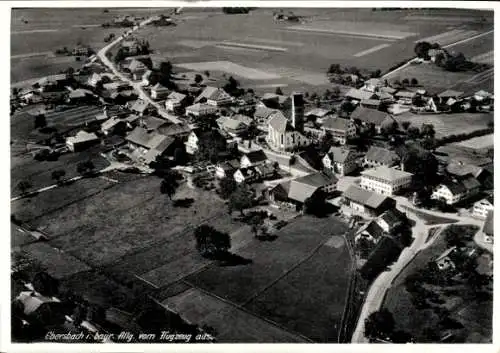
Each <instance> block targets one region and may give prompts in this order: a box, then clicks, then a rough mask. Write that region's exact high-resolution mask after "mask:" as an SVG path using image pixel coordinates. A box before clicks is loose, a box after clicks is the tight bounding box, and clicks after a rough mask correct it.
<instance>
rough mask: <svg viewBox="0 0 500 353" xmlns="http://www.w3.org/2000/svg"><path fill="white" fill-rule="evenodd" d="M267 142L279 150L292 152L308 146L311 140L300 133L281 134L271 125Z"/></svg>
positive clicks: (287, 132)
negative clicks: (297, 148)
mask: <svg viewBox="0 0 500 353" xmlns="http://www.w3.org/2000/svg"><path fill="white" fill-rule="evenodd" d="M267 142H268V143H269V144H270V145H271V146H272V147H274V148H275V149H278V150H283V151H285V150H292V149H294V148H296V147H300V146H307V145H308V144H309V140H308V139H307V138H306V137H305V136H304V135H302V134H301V133H300V132H298V131H285V132H279V131H276V130H275V129H273V127H272V126H271V125H269V131H268V134H267Z"/></svg>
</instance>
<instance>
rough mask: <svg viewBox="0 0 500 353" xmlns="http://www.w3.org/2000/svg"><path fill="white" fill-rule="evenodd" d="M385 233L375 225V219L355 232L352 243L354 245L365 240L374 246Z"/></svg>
mask: <svg viewBox="0 0 500 353" xmlns="http://www.w3.org/2000/svg"><path fill="white" fill-rule="evenodd" d="M385 234H386V233H385V232H384V230H383V229H382V227H380V225H379V224H378V223H377V221H376V220H375V219H373V220H371V221H369V222H368V223H366V224H365V225H363V226H362V227H361V228H360V229H359V230H358V231H357V232H356V235H355V236H354V241H355V242H356V244H358V242H359V241H360V240H367V241H369V242H370V243H373V244H376V243H377V242H378V241H379V240H380V238H382V237H383V236H384V235H385Z"/></svg>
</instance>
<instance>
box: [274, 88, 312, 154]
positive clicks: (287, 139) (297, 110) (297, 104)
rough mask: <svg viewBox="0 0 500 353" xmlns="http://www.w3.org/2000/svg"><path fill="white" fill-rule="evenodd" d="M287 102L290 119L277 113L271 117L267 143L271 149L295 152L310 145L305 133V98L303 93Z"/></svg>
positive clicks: (296, 94) (291, 97)
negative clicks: (296, 149) (294, 150)
mask: <svg viewBox="0 0 500 353" xmlns="http://www.w3.org/2000/svg"><path fill="white" fill-rule="evenodd" d="M287 102H288V103H289V104H290V106H289V109H288V110H287V114H288V118H287V117H285V115H284V114H283V112H281V111H277V112H275V113H273V114H272V115H271V116H270V119H269V123H268V134H267V138H266V140H267V143H268V144H269V146H270V147H271V148H274V149H276V150H280V151H288V150H293V149H295V148H298V147H304V146H306V145H308V144H309V142H310V141H309V139H307V138H306V137H305V136H304V135H303V131H304V98H303V96H302V94H301V93H292V94H291V96H290V97H289V99H287Z"/></svg>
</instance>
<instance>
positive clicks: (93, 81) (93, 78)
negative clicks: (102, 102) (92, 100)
mask: <svg viewBox="0 0 500 353" xmlns="http://www.w3.org/2000/svg"><path fill="white" fill-rule="evenodd" d="M101 81H102V76H101V75H100V74H98V73H95V72H94V73H92V75H90V76H89V78H88V79H87V85H89V86H90V87H96V86H97V84H98V83H99V82H101Z"/></svg>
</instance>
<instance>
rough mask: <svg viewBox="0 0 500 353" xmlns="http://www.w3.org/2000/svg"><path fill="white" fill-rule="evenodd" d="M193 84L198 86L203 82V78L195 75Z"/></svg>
mask: <svg viewBox="0 0 500 353" xmlns="http://www.w3.org/2000/svg"><path fill="white" fill-rule="evenodd" d="M194 82H195V83H196V84H197V85H199V84H200V83H202V82H203V76H201V75H200V74H196V75H195V76H194Z"/></svg>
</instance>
